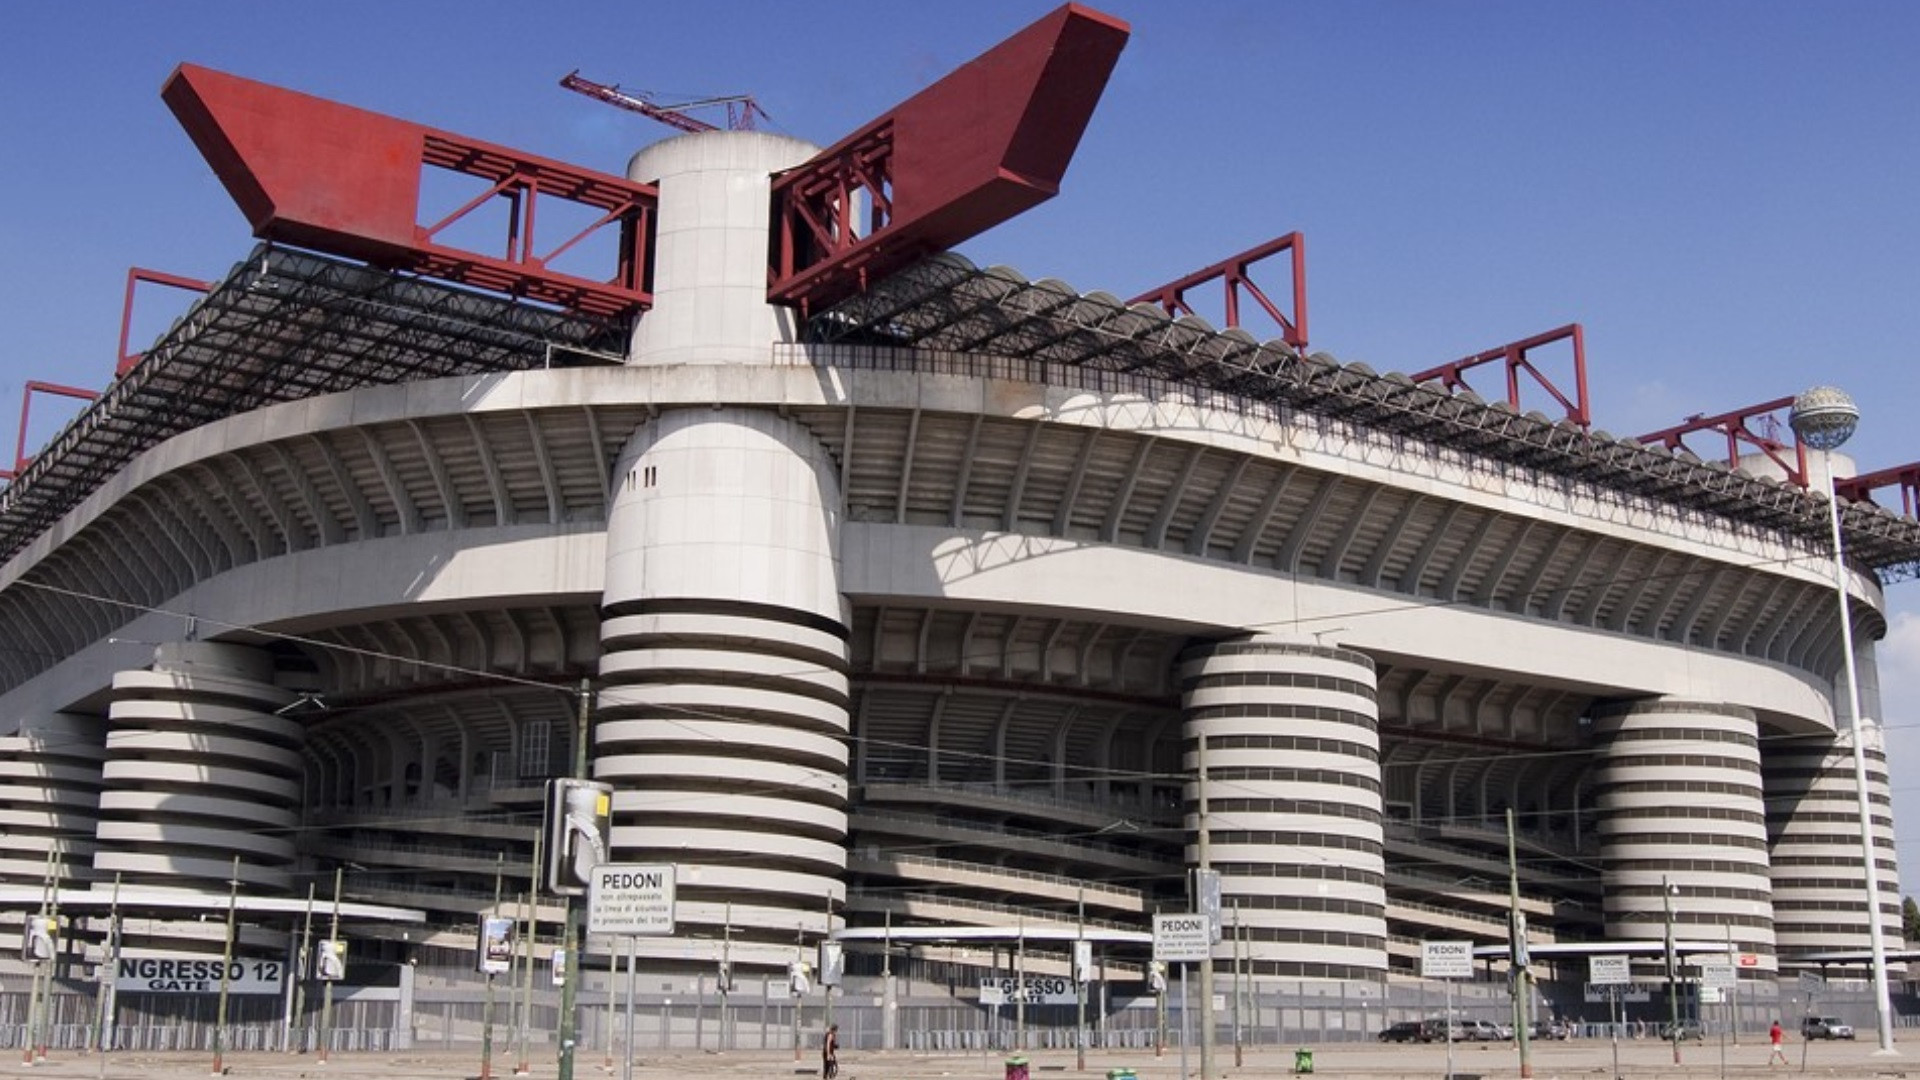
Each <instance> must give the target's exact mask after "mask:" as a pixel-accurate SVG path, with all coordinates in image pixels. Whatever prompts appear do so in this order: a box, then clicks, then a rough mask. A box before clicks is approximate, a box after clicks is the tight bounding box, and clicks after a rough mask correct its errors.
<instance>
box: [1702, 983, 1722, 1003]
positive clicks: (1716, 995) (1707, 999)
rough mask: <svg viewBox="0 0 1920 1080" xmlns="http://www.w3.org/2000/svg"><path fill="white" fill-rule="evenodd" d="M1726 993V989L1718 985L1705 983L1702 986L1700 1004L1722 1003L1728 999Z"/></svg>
mask: <svg viewBox="0 0 1920 1080" xmlns="http://www.w3.org/2000/svg"><path fill="white" fill-rule="evenodd" d="M1725 994H1726V991H1725V990H1723V989H1721V988H1720V987H1718V986H1705V985H1703V986H1701V987H1700V1004H1702V1005H1719V1004H1722V1003H1723V1002H1725V1001H1726V1000H1727V999H1726V997H1725V996H1724V995H1725Z"/></svg>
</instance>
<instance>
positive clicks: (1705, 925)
mask: <svg viewBox="0 0 1920 1080" xmlns="http://www.w3.org/2000/svg"><path fill="white" fill-rule="evenodd" d="M1593 721H1594V738H1595V741H1596V743H1597V744H1598V746H1599V748H1600V762H1599V767H1598V770H1597V776H1596V779H1595V790H1594V797H1595V805H1596V809H1597V810H1598V811H1599V824H1598V828H1599V832H1600V850H1601V856H1602V858H1601V864H1602V866H1604V867H1605V869H1604V870H1603V871H1602V872H1601V884H1602V888H1603V891H1604V894H1605V897H1606V900H1605V904H1606V912H1605V915H1606V928H1607V934H1608V936H1609V937H1615V938H1643V939H1644V938H1654V939H1659V938H1661V937H1662V935H1664V934H1665V932H1666V913H1667V909H1668V907H1669V905H1670V906H1671V908H1672V912H1673V931H1674V935H1675V937H1676V938H1684V939H1690V940H1694V941H1713V942H1719V941H1723V940H1727V938H1728V935H1729V933H1730V934H1731V939H1732V942H1733V944H1734V946H1735V947H1736V948H1738V949H1739V950H1740V951H1742V952H1751V953H1756V954H1758V955H1759V957H1760V963H1759V965H1758V966H1759V967H1761V968H1763V969H1766V970H1772V969H1773V968H1774V966H1775V965H1774V922H1773V920H1774V914H1773V897H1772V891H1771V883H1770V881H1769V878H1768V873H1769V871H1768V866H1767V819H1766V803H1765V801H1764V798H1763V795H1764V792H1763V790H1762V786H1761V782H1760V743H1759V733H1758V729H1757V726H1756V723H1755V720H1754V715H1753V713H1752V712H1751V711H1750V710H1747V709H1743V708H1739V707H1736V706H1729V705H1718V704H1711V703H1708V702H1700V701H1677V700H1672V699H1656V700H1649V701H1634V702H1625V703H1619V704H1613V705H1608V706H1603V707H1602V708H1600V709H1598V710H1596V711H1595V712H1594V714H1593ZM1663 882H1664V883H1665V885H1666V886H1668V887H1671V888H1672V889H1673V890H1674V891H1673V892H1672V894H1671V895H1664V894H1663V892H1662V886H1663Z"/></svg>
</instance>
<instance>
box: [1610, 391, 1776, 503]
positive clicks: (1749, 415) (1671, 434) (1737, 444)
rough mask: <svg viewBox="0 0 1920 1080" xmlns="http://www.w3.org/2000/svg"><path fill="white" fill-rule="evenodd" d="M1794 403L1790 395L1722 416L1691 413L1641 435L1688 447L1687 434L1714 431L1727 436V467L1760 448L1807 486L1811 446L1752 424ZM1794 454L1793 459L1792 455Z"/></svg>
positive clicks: (1671, 446)
mask: <svg viewBox="0 0 1920 1080" xmlns="http://www.w3.org/2000/svg"><path fill="white" fill-rule="evenodd" d="M1792 407H1793V399H1792V398H1790V397H1784V398H1776V399H1774V400H1772V401H1763V402H1761V403H1760V404H1758V405H1749V406H1747V407H1746V408H1744V409H1735V410H1733V411H1732V412H1724V413H1721V414H1719V415H1718V416H1690V417H1688V418H1687V419H1686V421H1685V422H1683V423H1680V424H1676V425H1675V426H1673V427H1670V428H1666V429H1663V430H1661V431H1655V432H1652V433H1650V434H1646V435H1642V436H1640V440H1639V441H1641V442H1643V443H1649V444H1651V443H1659V444H1660V445H1662V446H1664V447H1666V448H1667V449H1669V450H1680V449H1687V445H1686V441H1685V437H1686V436H1688V435H1691V434H1694V433H1695V432H1700V431H1710V432H1713V433H1714V434H1716V435H1719V436H1721V437H1723V438H1725V439H1726V440H1727V467H1728V468H1734V467H1735V466H1737V465H1739V464H1740V457H1741V452H1742V450H1743V449H1751V450H1758V451H1759V452H1760V453H1762V454H1765V455H1766V456H1767V457H1768V458H1770V459H1772V461H1773V463H1774V464H1775V465H1778V466H1780V470H1781V471H1782V472H1784V473H1785V474H1786V476H1787V479H1788V480H1789V481H1791V482H1792V483H1793V484H1795V485H1797V486H1799V487H1806V486H1807V448H1806V447H1804V446H1801V445H1800V444H1799V443H1798V442H1797V441H1796V442H1793V443H1788V442H1786V441H1785V440H1782V439H1780V438H1777V437H1775V436H1774V435H1773V434H1772V433H1771V432H1769V431H1756V430H1754V429H1753V428H1752V427H1751V426H1749V425H1750V423H1751V422H1752V421H1754V420H1759V419H1762V418H1765V417H1776V416H1778V415H1779V413H1780V412H1781V411H1782V410H1784V409H1791V408H1792ZM1789 454H1791V455H1792V459H1791V460H1789V459H1788V456H1787V455H1789Z"/></svg>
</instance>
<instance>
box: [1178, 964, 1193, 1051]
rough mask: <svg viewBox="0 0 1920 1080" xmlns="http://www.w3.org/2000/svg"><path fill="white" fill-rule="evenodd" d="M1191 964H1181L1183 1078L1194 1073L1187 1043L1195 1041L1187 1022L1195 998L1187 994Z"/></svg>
mask: <svg viewBox="0 0 1920 1080" xmlns="http://www.w3.org/2000/svg"><path fill="white" fill-rule="evenodd" d="M1190 966H1191V965H1189V964H1185V963H1182V964H1181V965H1180V1076H1181V1077H1182V1080H1185V1078H1186V1077H1189V1076H1192V1075H1193V1073H1192V1072H1190V1071H1189V1070H1188V1069H1187V1044H1188V1043H1190V1042H1192V1041H1193V1032H1192V1029H1191V1027H1190V1026H1189V1025H1188V1023H1187V1017H1188V1016H1190V1015H1192V1013H1193V999H1192V998H1190V997H1188V996H1187V968H1188V967H1190Z"/></svg>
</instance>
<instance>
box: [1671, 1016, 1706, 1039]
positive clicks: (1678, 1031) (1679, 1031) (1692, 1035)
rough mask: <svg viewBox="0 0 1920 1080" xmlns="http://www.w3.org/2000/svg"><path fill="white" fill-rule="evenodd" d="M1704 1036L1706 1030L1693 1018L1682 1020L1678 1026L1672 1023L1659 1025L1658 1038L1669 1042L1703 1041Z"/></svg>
mask: <svg viewBox="0 0 1920 1080" xmlns="http://www.w3.org/2000/svg"><path fill="white" fill-rule="evenodd" d="M1706 1037H1707V1030H1706V1029H1705V1028H1703V1027H1701V1026H1700V1025H1699V1023H1698V1022H1696V1021H1693V1020H1682V1021H1680V1023H1679V1025H1678V1026H1675V1025H1673V1024H1661V1025H1660V1038H1661V1039H1663V1040H1666V1041H1669V1042H1675V1041H1677V1042H1687V1041H1689V1040H1691V1041H1695V1042H1699V1041H1704V1040H1705V1039H1706Z"/></svg>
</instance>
